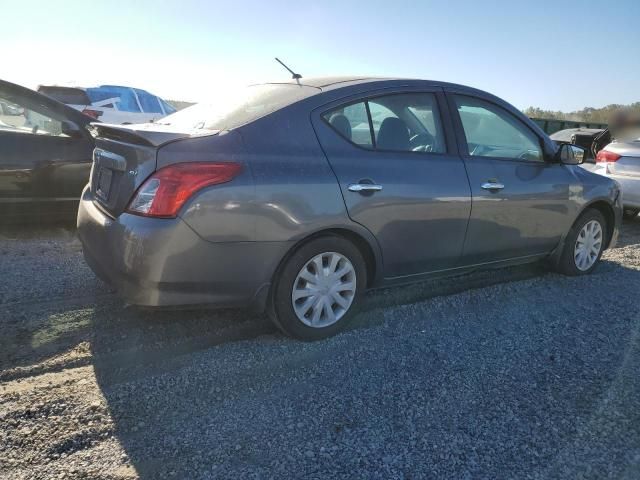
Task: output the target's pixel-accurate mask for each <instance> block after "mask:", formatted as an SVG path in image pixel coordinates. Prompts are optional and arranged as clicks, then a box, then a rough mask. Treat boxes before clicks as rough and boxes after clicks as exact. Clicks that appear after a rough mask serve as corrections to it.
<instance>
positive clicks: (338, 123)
mask: <svg viewBox="0 0 640 480" xmlns="http://www.w3.org/2000/svg"><path fill="white" fill-rule="evenodd" d="M324 118H325V120H327V121H328V122H329V125H331V126H332V127H333V129H334V130H335V131H336V132H338V133H339V134H340V135H342V136H343V137H344V138H346V139H347V140H349V141H350V142H353V143H355V144H356V145H361V146H363V147H373V141H372V140H371V130H370V128H369V118H368V115H367V107H366V105H365V102H360V103H354V104H353V105H348V106H346V107H340V108H338V109H336V110H332V111H331V112H329V113H327V114H325V116H324Z"/></svg>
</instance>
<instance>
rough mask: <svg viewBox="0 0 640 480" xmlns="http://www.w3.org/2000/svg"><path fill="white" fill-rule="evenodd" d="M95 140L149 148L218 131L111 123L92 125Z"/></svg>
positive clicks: (151, 124)
mask: <svg viewBox="0 0 640 480" xmlns="http://www.w3.org/2000/svg"><path fill="white" fill-rule="evenodd" d="M89 130H90V132H91V135H92V136H93V137H94V138H98V137H100V138H108V139H111V140H116V141H121V142H126V143H133V144H137V145H145V146H149V147H160V146H162V145H165V144H167V143H169V142H172V141H175V140H180V139H183V138H192V137H201V136H205V135H215V134H217V133H219V131H218V130H195V131H192V132H185V131H182V130H177V129H175V128H172V127H171V126H170V125H160V124H158V125H155V124H153V123H144V124H139V125H136V124H132V125H114V124H109V123H98V122H96V123H91V125H90V128H89Z"/></svg>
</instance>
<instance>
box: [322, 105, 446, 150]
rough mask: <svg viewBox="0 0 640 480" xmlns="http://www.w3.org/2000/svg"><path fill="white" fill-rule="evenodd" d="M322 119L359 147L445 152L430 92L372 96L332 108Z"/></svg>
mask: <svg viewBox="0 0 640 480" xmlns="http://www.w3.org/2000/svg"><path fill="white" fill-rule="evenodd" d="M323 118H324V119H325V121H327V122H328V123H329V125H331V127H332V128H333V129H334V130H335V131H336V132H337V133H338V134H339V135H341V136H342V137H344V138H345V139H346V140H348V141H350V142H352V143H355V144H356V145H359V146H362V147H366V148H373V149H376V150H386V151H396V152H428V153H429V152H430V153H444V152H445V151H446V147H445V141H444V134H443V131H442V124H441V121H440V112H439V110H438V104H437V101H436V98H435V96H434V95H433V94H431V93H406V94H393V95H385V96H380V97H374V98H370V99H368V100H364V101H362V102H358V103H355V104H351V105H348V106H342V107H338V108H336V109H333V110H331V111H329V112H327V113H325V114H324V115H323ZM348 127H350V128H348Z"/></svg>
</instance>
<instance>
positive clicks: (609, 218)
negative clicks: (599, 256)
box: [583, 200, 616, 248]
mask: <svg viewBox="0 0 640 480" xmlns="http://www.w3.org/2000/svg"><path fill="white" fill-rule="evenodd" d="M589 208H592V209H594V210H598V211H599V212H600V213H601V214H602V216H603V217H604V219H605V220H606V222H607V241H606V243H605V247H604V248H607V247H608V246H609V243H610V242H611V237H612V235H613V227H614V226H615V224H616V215H615V213H614V212H613V208H612V207H611V205H609V204H608V203H607V202H605V201H604V200H599V201H597V202H593V203H591V204H589V205H588V206H587V208H585V209H584V211H585V212H586V211H587V210H588V209H589ZM583 213H584V212H583Z"/></svg>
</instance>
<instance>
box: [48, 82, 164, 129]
mask: <svg viewBox="0 0 640 480" xmlns="http://www.w3.org/2000/svg"><path fill="white" fill-rule="evenodd" d="M38 92H40V93H42V94H44V95H47V96H48V97H51V98H53V99H55V100H58V101H59V102H62V103H66V104H67V105H69V106H70V107H73V108H75V109H76V110H80V111H81V112H82V113H84V114H85V115H89V116H90V117H93V118H95V119H96V120H100V121H101V122H105V123H112V124H130V123H148V122H153V121H155V120H158V119H160V118H162V117H165V116H167V115H170V114H172V113H175V112H176V109H175V108H173V107H172V106H171V105H169V104H168V103H167V102H165V101H164V100H163V99H161V98H160V97H157V96H155V95H152V94H150V93H149V92H147V91H145V90H141V89H139V88H131V87H123V86H120V85H100V86H99V87H90V88H83V87H63V86H55V85H41V86H39V87H38Z"/></svg>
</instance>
